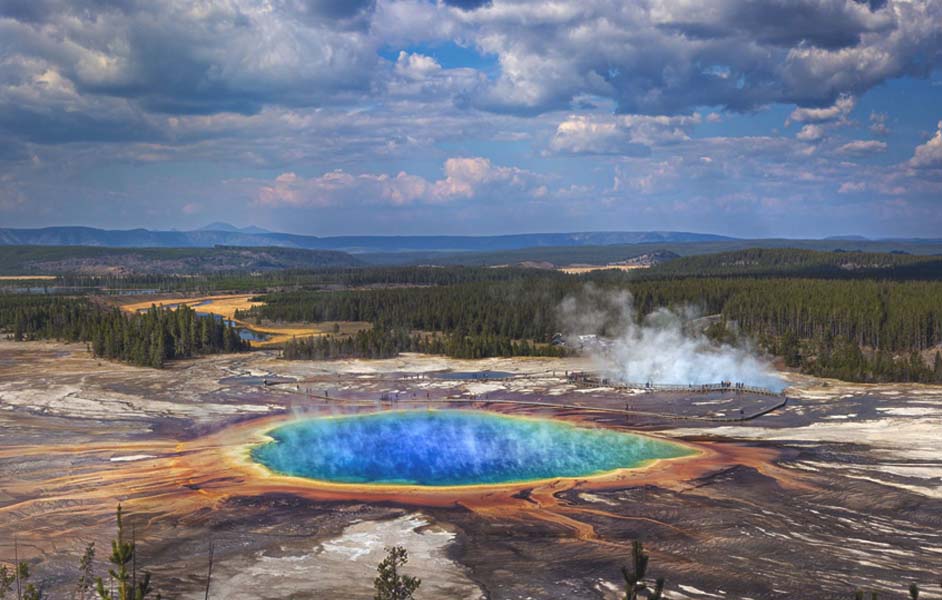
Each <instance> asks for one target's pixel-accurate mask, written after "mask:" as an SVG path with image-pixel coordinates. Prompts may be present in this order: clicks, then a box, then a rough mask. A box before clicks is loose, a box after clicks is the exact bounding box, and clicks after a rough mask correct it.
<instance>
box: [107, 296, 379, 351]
mask: <svg viewBox="0 0 942 600" xmlns="http://www.w3.org/2000/svg"><path fill="white" fill-rule="evenodd" d="M256 296H258V294H220V295H213V296H196V297H194V296H179V297H167V298H151V299H149V300H143V301H140V300H138V301H134V302H127V303H123V304H121V309H122V310H124V311H126V312H130V313H134V312H138V311H141V310H147V309H148V308H150V307H151V306H154V305H156V306H178V305H181V304H185V305H187V306H189V307H191V308H195V309H197V310H199V311H200V312H206V313H212V314H214V315H219V316H221V317H222V318H224V319H227V320H229V321H233V322H234V323H236V324H237V325H239V326H240V327H244V328H246V329H249V330H251V331H255V332H257V333H263V334H265V335H266V336H268V339H266V340H263V341H254V342H252V345H253V346H254V347H259V348H264V347H268V346H276V345H278V344H283V343H284V342H286V341H288V340H290V339H292V338H295V337H310V336H319V335H325V334H328V333H331V332H332V331H333V330H332V325H333V324H334V322H330V323H320V324H310V323H308V324H304V325H290V324H272V325H258V324H254V323H248V322H246V321H242V320H240V319H237V318H236V316H235V314H236V311H244V310H249V309H250V308H252V307H255V306H261V305H262V304H264V302H258V301H255V300H252V299H253V298H255V297H256ZM197 304H198V305H199V306H196V305H197ZM336 324H337V325H338V326H339V328H340V331H341V332H343V333H355V332H357V331H359V330H361V329H366V328H368V327H369V323H362V322H353V321H347V322H337V323H336Z"/></svg>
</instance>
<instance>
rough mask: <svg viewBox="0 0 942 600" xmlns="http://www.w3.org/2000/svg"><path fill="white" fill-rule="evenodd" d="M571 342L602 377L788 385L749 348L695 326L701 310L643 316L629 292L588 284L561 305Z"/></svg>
mask: <svg viewBox="0 0 942 600" xmlns="http://www.w3.org/2000/svg"><path fill="white" fill-rule="evenodd" d="M559 313H560V317H561V319H560V322H562V323H564V324H565V326H566V330H565V332H566V339H567V342H568V343H570V344H573V343H574V341H575V345H579V341H581V343H582V348H583V351H584V353H586V354H587V355H588V356H590V357H591V358H592V359H593V360H594V362H595V363H596V370H598V371H599V372H600V373H602V374H603V376H605V377H608V378H610V379H614V380H616V381H620V382H625V383H658V384H680V385H688V384H693V385H700V384H706V383H717V382H720V381H730V382H734V383H736V382H741V383H745V384H747V385H752V386H761V387H767V388H771V389H773V390H781V389H783V388H784V387H785V385H784V383H783V381H782V380H781V379H780V378H779V377H778V376H777V375H776V374H775V370H774V369H773V368H772V366H771V365H770V364H769V363H768V362H767V361H766V360H764V359H762V358H759V357H758V356H757V355H756V354H755V353H754V352H753V351H752V350H751V349H750V348H748V347H745V348H739V347H733V346H729V345H725V344H722V345H720V344H716V343H714V342H712V341H711V340H709V339H708V338H707V337H706V336H705V335H704V334H703V332H702V328H701V327H698V326H697V323H696V321H695V319H696V317H697V316H698V313H697V311H695V310H694V309H693V308H691V307H686V308H684V309H682V310H674V311H672V310H668V309H666V308H660V309H657V310H655V311H654V312H652V313H650V314H648V315H646V316H644V317H643V318H639V315H638V313H637V310H636V309H635V307H634V302H633V300H632V296H631V294H630V293H628V292H626V291H602V290H599V289H598V288H595V287H593V286H587V287H586V289H585V291H584V292H583V294H582V295H580V296H578V297H569V298H566V299H565V300H564V301H563V302H562V304H561V305H560V307H559Z"/></svg>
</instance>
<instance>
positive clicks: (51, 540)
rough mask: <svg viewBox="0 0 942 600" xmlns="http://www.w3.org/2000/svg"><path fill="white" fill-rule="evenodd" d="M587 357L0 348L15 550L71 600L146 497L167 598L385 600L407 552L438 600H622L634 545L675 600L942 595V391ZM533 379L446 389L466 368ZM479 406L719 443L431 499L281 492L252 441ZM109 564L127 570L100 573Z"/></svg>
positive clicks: (4, 482)
mask: <svg viewBox="0 0 942 600" xmlns="http://www.w3.org/2000/svg"><path fill="white" fill-rule="evenodd" d="M589 368H591V366H590V365H588V364H585V363H584V362H583V361H581V360H579V359H493V360H482V361H460V360H451V359H445V358H440V357H427V356H417V355H405V356H402V357H400V358H398V359H392V360H382V361H337V362H286V361H282V360H279V359H277V358H276V354H275V353H274V352H273V351H258V352H253V353H250V354H244V355H238V356H235V355H230V356H216V357H210V358H202V359H199V360H194V361H184V362H178V363H175V364H174V365H172V366H171V367H170V368H168V369H164V370H152V369H140V368H135V367H129V366H124V365H119V364H115V363H110V362H105V361H99V360H96V359H94V358H92V357H91V356H90V355H89V354H88V352H87V351H86V349H85V347H84V346H83V345H64V344H56V343H42V342H29V343H13V342H6V341H4V342H0V473H2V479H0V557H2V558H3V559H12V554H13V539H14V537H15V538H16V544H17V549H18V552H19V555H20V556H21V557H26V558H27V559H29V560H30V561H31V562H32V563H33V570H34V572H35V573H36V574H37V577H38V578H39V579H41V580H44V581H45V583H46V585H47V589H50V590H51V591H53V592H54V593H55V594H56V597H60V596H66V597H67V592H68V591H69V590H70V589H71V586H72V585H73V584H74V583H73V582H74V580H75V577H76V575H77V570H78V558H79V556H80V554H81V552H82V549H83V548H84V545H85V544H86V543H87V542H90V541H94V542H95V543H96V545H97V546H98V548H99V558H103V555H104V554H106V551H105V549H106V548H107V547H108V541H109V539H110V538H111V536H113V533H114V509H115V506H116V505H117V504H118V502H121V503H122V504H123V505H124V507H125V510H126V511H127V513H128V515H129V516H128V523H129V524H130V525H131V526H132V527H133V530H134V534H135V538H136V540H137V542H138V544H139V546H140V563H141V565H140V566H141V568H146V569H148V570H150V571H152V572H153V574H154V577H155V581H156V582H157V584H158V587H159V589H160V591H161V592H162V593H163V594H164V595H165V597H166V596H170V597H175V598H177V597H179V598H194V599H195V598H202V597H203V593H204V591H203V588H204V586H205V577H206V567H207V556H208V545H209V542H210V540H212V541H213V544H214V547H215V559H216V560H215V566H214V576H213V584H212V585H213V587H212V594H211V597H214V598H229V599H239V598H245V599H249V598H272V599H274V598H298V599H300V598H341V597H342V598H370V597H372V580H373V577H374V574H375V567H376V564H377V563H378V562H379V560H381V558H382V555H383V548H384V547H385V546H388V545H391V544H401V545H404V546H406V547H407V548H408V550H409V552H410V563H409V566H408V567H407V571H409V572H411V573H413V574H415V575H418V576H419V577H421V578H422V580H423V584H422V587H421V588H420V593H419V596H418V597H420V598H428V599H431V598H467V599H475V598H494V599H498V598H521V599H523V598H617V597H619V594H618V591H619V584H620V582H621V575H620V567H621V566H622V565H624V564H625V563H626V561H627V560H628V557H629V553H630V545H631V541H632V540H635V539H642V540H644V541H645V543H646V546H647V547H648V548H649V549H650V551H651V560H652V567H651V569H650V571H651V574H652V575H655V576H665V577H666V578H667V590H668V592H669V594H668V596H669V598H672V599H675V600H678V599H683V598H703V599H715V598H743V599H746V598H752V599H755V600H758V599H760V598H783V597H794V598H829V597H834V598H838V597H840V598H847V597H850V596H851V595H852V593H853V590H855V589H856V588H858V587H865V588H867V589H877V590H883V591H885V592H887V593H891V595H890V596H888V597H902V593H903V591H904V590H905V586H906V585H908V582H910V581H916V582H919V583H920V586H921V587H923V588H924V589H925V590H926V591H924V592H923V595H922V596H921V597H922V598H940V597H942V596H940V594H939V591H938V590H939V586H938V582H939V580H940V578H942V387H931V386H918V385H849V384H844V383H841V382H837V381H825V380H815V379H810V378H805V377H798V376H795V375H786V376H787V377H789V382H790V384H791V387H789V388H788V390H787V395H788V398H789V401H788V403H787V404H786V405H785V406H784V407H781V408H779V409H777V410H774V411H772V412H770V413H768V414H765V415H763V416H761V417H759V418H756V419H753V420H748V421H739V420H736V419H738V418H739V417H740V416H746V415H751V414H754V413H757V412H761V411H762V410H763V409H765V408H768V407H770V406H771V405H773V404H775V403H777V402H778V399H776V398H769V397H764V396H753V395H750V394H735V393H726V394H723V393H709V394H704V393H671V394H667V393H646V392H645V391H643V390H633V391H632V390H616V389H613V388H607V387H599V388H586V387H582V386H579V385H576V384H574V383H572V382H570V381H569V380H568V379H567V377H566V373H567V372H569V371H573V370H583V369H589ZM449 370H450V371H458V372H461V371H481V370H493V371H502V372H509V373H511V374H513V376H512V377H509V378H505V379H491V380H482V379H443V378H440V377H438V374H440V373H441V372H443V371H449ZM407 407H411V408H420V409H424V408H443V407H461V408H470V409H477V410H492V411H499V412H502V413H513V414H521V415H538V416H542V417H552V418H559V419H565V420H569V421H573V422H578V423H582V424H586V425H593V426H601V427H611V428H626V429H632V430H638V431H642V432H646V433H649V434H653V435H658V436H663V437H667V438H673V439H675V440H679V441H683V442H684V443H687V444H690V445H691V446H693V447H696V448H697V449H699V450H700V452H699V453H698V454H697V456H695V457H693V458H690V459H680V460H677V461H665V462H664V463H659V464H655V465H653V466H651V467H650V468H647V469H641V470H638V471H637V472H635V473H629V474H624V473H623V474H621V475H619V476H617V477H613V478H609V479H606V480H603V481H596V480H592V481H589V480H582V481H580V480H558V481H551V482H540V483H538V484H534V485H529V486H528V485H522V486H521V485H517V486H504V487H500V486H498V487H496V488H481V489H471V490H466V491H457V492H434V493H427V492H424V491H422V490H411V491H401V490H400V491H395V490H392V491H390V490H386V491H376V490H369V489H363V490H357V489H322V488H319V487H318V486H316V485H313V484H306V483H305V482H303V481H300V482H299V481H295V482H291V481H288V482H286V481H283V480H284V479H285V478H278V477H267V476H266V474H265V471H264V469H261V468H259V467H257V466H254V467H253V466H252V465H247V464H246V462H247V459H246V457H245V454H246V453H245V448H246V447H250V446H251V443H252V440H253V439H254V437H253V436H257V435H258V431H260V430H261V429H262V427H263V425H265V424H271V423H278V422H281V421H283V420H284V421H286V420H289V419H292V418H294V417H295V416H297V415H307V414H340V413H349V412H356V411H376V410H384V409H389V408H407ZM98 566H99V571H100V572H103V571H104V564H103V562H102V564H99V565H98Z"/></svg>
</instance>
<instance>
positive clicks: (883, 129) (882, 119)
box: [870, 112, 890, 137]
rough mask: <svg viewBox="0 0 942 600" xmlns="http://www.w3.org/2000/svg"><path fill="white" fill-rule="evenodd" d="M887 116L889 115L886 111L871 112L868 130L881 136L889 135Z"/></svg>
mask: <svg viewBox="0 0 942 600" xmlns="http://www.w3.org/2000/svg"><path fill="white" fill-rule="evenodd" d="M888 118H889V115H887V114H886V113H878V112H871V113H870V132H871V133H873V134H874V135H879V136H882V137H885V136H888V135H890V128H889V127H888V126H887V124H886V121H887V119H888Z"/></svg>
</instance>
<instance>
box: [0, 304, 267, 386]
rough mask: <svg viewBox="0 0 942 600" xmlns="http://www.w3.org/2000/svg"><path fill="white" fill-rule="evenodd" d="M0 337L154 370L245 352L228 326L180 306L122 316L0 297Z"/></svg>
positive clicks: (101, 309) (105, 309)
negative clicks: (74, 348)
mask: <svg viewBox="0 0 942 600" xmlns="http://www.w3.org/2000/svg"><path fill="white" fill-rule="evenodd" d="M0 331H6V332H8V333H9V334H10V335H11V337H12V338H13V339H14V340H17V341H23V340H36V339H55V340H62V341H68V342H87V343H88V344H89V345H90V347H91V350H92V352H93V354H94V355H95V356H98V357H101V358H107V359H114V360H120V361H123V362H127V363H131V364H134V365H139V366H148V367H157V368H160V367H162V366H163V365H164V363H165V362H166V361H169V360H173V359H177V358H190V357H193V356H198V355H203V354H214V353H219V352H239V351H242V350H247V349H248V348H249V343H248V342H246V341H244V340H242V339H241V337H240V336H239V332H238V330H237V329H236V328H234V327H232V326H230V324H229V323H227V322H225V321H223V320H221V319H216V318H214V317H212V316H200V315H198V314H197V313H196V311H195V310H193V309H192V308H189V307H187V306H185V305H181V306H179V307H177V308H176V309H175V310H174V309H170V308H158V307H156V306H152V307H151V308H150V309H148V310H146V311H143V312H140V313H133V314H128V313H125V312H122V311H121V310H120V309H118V308H115V307H105V306H102V305H99V304H96V303H94V302H92V301H91V300H89V299H87V298H66V297H59V296H24V295H12V296H0Z"/></svg>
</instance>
